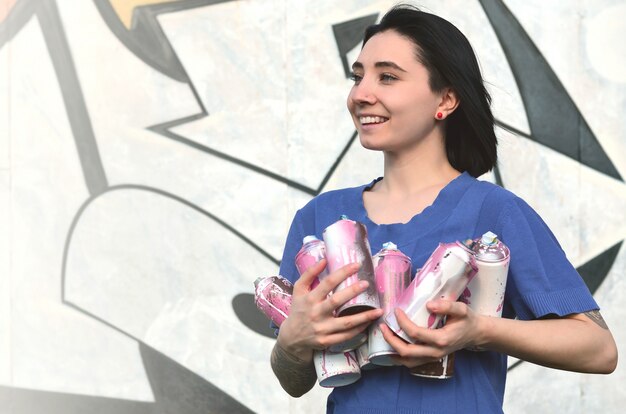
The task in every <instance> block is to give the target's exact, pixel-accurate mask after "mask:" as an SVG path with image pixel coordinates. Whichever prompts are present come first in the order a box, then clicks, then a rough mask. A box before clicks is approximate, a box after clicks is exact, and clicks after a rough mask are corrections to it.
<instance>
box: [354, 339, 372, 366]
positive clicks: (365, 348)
mask: <svg viewBox="0 0 626 414" xmlns="http://www.w3.org/2000/svg"><path fill="white" fill-rule="evenodd" d="M354 352H355V353H356V359H357V361H359V367H361V371H367V370H370V369H374V368H376V367H377V366H376V365H374V364H373V363H372V361H371V360H370V356H369V354H370V352H369V344H368V343H367V342H365V343H364V344H363V345H361V346H360V347H358V348H357V349H355V350H354Z"/></svg>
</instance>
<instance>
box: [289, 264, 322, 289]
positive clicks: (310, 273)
mask: <svg viewBox="0 0 626 414" xmlns="http://www.w3.org/2000/svg"><path fill="white" fill-rule="evenodd" d="M325 267H326V259H322V260H320V261H319V262H317V263H315V264H314V265H313V266H311V267H309V268H308V269H307V270H306V272H304V273H303V274H302V275H301V276H300V278H299V279H298V280H297V281H296V283H294V285H293V294H294V296H296V295H302V294H305V293H307V292H309V291H310V290H311V284H312V283H313V282H314V281H315V279H316V278H317V276H318V275H319V274H320V273H322V271H323V270H324V268H325Z"/></svg>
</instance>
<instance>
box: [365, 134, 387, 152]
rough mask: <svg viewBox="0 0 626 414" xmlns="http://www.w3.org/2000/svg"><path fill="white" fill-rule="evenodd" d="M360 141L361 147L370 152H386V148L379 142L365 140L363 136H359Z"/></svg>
mask: <svg viewBox="0 0 626 414" xmlns="http://www.w3.org/2000/svg"><path fill="white" fill-rule="evenodd" d="M359 141H360V142H361V146H362V147H363V148H365V149H367V150H370V151H384V150H385V147H384V145H382V144H381V143H379V142H372V141H371V140H368V139H363V137H362V136H361V135H359Z"/></svg>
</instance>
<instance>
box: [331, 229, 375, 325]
mask: <svg viewBox="0 0 626 414" xmlns="http://www.w3.org/2000/svg"><path fill="white" fill-rule="evenodd" d="M323 238H324V242H325V243H326V257H327V260H328V264H327V266H328V271H329V273H330V272H334V271H335V270H338V269H339V268H341V267H343V266H345V265H347V264H350V263H359V264H360V265H361V267H360V268H359V271H358V272H357V273H356V274H354V275H352V276H349V277H348V278H347V279H346V280H345V281H343V282H342V283H340V284H339V286H337V287H336V288H335V290H334V292H338V291H341V290H343V289H345V288H347V287H349V286H351V285H353V284H355V283H358V282H359V281H361V280H366V281H368V282H369V286H368V288H367V290H366V291H365V292H363V293H361V294H359V295H357V296H356V297H354V298H352V299H351V300H349V301H348V302H346V303H344V304H343V305H341V306H340V307H339V308H337V316H344V315H353V314H356V313H359V312H363V311H366V310H369V309H377V308H380V302H379V300H378V292H377V291H376V278H375V276H374V265H373V262H372V253H371V250H370V245H369V241H368V240H367V229H366V228H365V226H364V225H363V224H361V223H358V222H356V221H353V220H349V219H347V218H342V219H341V220H339V221H337V222H335V223H334V224H331V225H330V226H328V227H327V228H326V229H324V233H323Z"/></svg>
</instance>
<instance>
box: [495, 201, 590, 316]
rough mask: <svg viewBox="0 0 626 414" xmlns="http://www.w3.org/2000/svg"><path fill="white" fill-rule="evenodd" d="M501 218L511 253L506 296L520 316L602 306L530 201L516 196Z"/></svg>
mask: <svg viewBox="0 0 626 414" xmlns="http://www.w3.org/2000/svg"><path fill="white" fill-rule="evenodd" d="M499 221H500V225H501V230H500V231H501V240H502V241H503V242H504V244H506V245H507V246H508V247H509V249H510V252H511V262H510V265H509V275H508V280H507V291H506V295H507V297H508V302H509V303H510V304H511V306H512V307H513V310H514V312H515V314H516V316H517V317H518V318H519V319H536V318H540V317H542V316H545V315H548V314H556V315H558V316H564V315H570V314H573V313H582V312H587V311H590V310H594V309H598V308H599V307H598V305H597V304H596V302H595V300H594V299H593V297H592V296H591V293H590V292H589V289H588V288H587V286H586V285H585V283H584V281H583V279H582V277H581V276H580V275H579V274H578V272H577V271H576V269H575V268H574V266H573V265H572V264H571V263H570V261H569V260H568V259H567V257H566V255H565V252H564V251H563V249H562V248H561V246H560V245H559V243H558V241H557V240H556V238H555V237H554V234H552V231H550V229H549V228H548V226H547V225H546V223H545V222H544V221H543V220H542V219H541V217H539V215H538V214H537V213H536V212H535V211H534V210H533V209H532V208H531V207H530V206H529V205H528V204H526V203H525V202H524V201H523V200H521V199H520V198H517V197H515V198H514V199H513V200H511V201H510V202H509V203H507V205H506V206H505V207H504V209H503V210H502V211H501V214H500V218H499Z"/></svg>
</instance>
